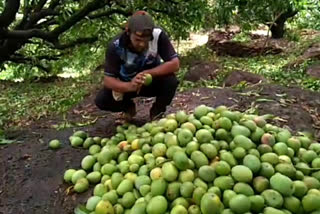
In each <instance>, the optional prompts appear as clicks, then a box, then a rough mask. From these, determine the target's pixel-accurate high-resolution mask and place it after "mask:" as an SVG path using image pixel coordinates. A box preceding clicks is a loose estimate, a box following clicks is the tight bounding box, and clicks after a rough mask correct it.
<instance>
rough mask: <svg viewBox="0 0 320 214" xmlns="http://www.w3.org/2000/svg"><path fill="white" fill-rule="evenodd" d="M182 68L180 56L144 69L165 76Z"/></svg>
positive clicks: (155, 74)
mask: <svg viewBox="0 0 320 214" xmlns="http://www.w3.org/2000/svg"><path fill="white" fill-rule="evenodd" d="M179 68H180V60H179V59H178V57H175V58H173V59H171V60H170V61H167V62H165V63H163V64H161V65H159V66H157V67H155V68H152V69H149V70H146V71H144V73H149V74H151V75H152V76H154V77H156V76H164V75H168V74H171V73H174V72H177V71H178V70H179Z"/></svg>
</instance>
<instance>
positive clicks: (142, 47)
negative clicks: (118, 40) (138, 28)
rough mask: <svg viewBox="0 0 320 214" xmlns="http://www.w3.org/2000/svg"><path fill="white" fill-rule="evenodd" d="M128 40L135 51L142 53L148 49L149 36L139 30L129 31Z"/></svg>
mask: <svg viewBox="0 0 320 214" xmlns="http://www.w3.org/2000/svg"><path fill="white" fill-rule="evenodd" d="M130 41H131V44H132V48H133V49H134V51H136V52H137V53H142V52H144V51H146V50H147V49H148V47H149V41H151V36H145V35H143V34H142V33H139V32H136V33H130Z"/></svg>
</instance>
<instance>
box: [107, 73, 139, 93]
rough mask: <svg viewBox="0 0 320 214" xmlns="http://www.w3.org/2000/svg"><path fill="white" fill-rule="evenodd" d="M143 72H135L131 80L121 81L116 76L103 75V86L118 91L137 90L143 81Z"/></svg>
mask: <svg viewBox="0 0 320 214" xmlns="http://www.w3.org/2000/svg"><path fill="white" fill-rule="evenodd" d="M144 79H145V77H144V75H143V73H140V74H137V75H136V76H135V77H134V78H133V79H132V80H131V82H123V81H121V80H119V79H117V78H114V77H110V76H105V77H104V85H105V87H107V88H109V89H111V90H113V91H116V92H120V93H127V92H134V91H137V90H138V89H139V88H140V87H141V85H142V84H143V83H144Z"/></svg>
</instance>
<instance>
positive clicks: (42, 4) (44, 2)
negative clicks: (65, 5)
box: [34, 0, 48, 12]
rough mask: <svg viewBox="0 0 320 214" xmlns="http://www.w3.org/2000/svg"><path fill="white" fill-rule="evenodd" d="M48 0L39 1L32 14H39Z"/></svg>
mask: <svg viewBox="0 0 320 214" xmlns="http://www.w3.org/2000/svg"><path fill="white" fill-rule="evenodd" d="M47 1H48V0H40V2H39V3H38V4H37V6H36V7H35V9H34V12H39V11H40V10H42V8H43V6H44V5H45V4H46V3H47Z"/></svg>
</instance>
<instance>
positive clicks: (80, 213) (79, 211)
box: [74, 204, 90, 214]
mask: <svg viewBox="0 0 320 214" xmlns="http://www.w3.org/2000/svg"><path fill="white" fill-rule="evenodd" d="M89 213H90V211H89V210H87V209H86V207H85V206H84V205H82V204H80V205H78V206H77V207H76V208H75V209H74V214H89Z"/></svg>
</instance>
